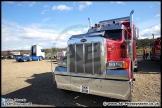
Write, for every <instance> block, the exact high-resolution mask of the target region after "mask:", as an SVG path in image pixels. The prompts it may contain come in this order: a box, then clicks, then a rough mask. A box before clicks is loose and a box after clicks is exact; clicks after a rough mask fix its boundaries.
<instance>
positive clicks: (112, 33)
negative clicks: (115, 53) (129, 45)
mask: <svg viewBox="0 0 162 108" xmlns="http://www.w3.org/2000/svg"><path fill="white" fill-rule="evenodd" d="M104 37H105V38H109V39H113V40H116V39H122V30H121V29H118V30H106V31H105V35H104Z"/></svg>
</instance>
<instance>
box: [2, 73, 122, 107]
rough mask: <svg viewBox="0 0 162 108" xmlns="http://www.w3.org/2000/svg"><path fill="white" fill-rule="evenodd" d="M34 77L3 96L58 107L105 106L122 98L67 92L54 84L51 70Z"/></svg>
mask: <svg viewBox="0 0 162 108" xmlns="http://www.w3.org/2000/svg"><path fill="white" fill-rule="evenodd" d="M22 77H23V76H22ZM31 77H32V79H27V80H26V82H27V83H29V84H31V85H30V86H28V87H25V88H22V89H19V90H17V91H14V92H11V93H9V94H6V95H2V96H1V97H3V98H10V99H14V98H18V99H23V98H25V99H26V100H27V101H26V102H32V104H36V105H38V106H39V105H41V106H42V105H44V106H45V105H46V106H56V107H69V106H72V107H74V106H81V107H82V106H88V107H89V106H90V107H91V106H92V107H93V106H94V107H96V106H99V107H103V102H119V101H121V100H118V99H111V98H106V97H100V96H95V95H89V94H82V93H78V92H72V93H70V94H66V93H64V92H62V91H61V90H59V89H57V88H56V85H55V84H53V79H52V77H53V75H52V73H51V72H45V73H42V74H34V75H33V76H31Z"/></svg>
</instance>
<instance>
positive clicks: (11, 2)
mask: <svg viewBox="0 0 162 108" xmlns="http://www.w3.org/2000/svg"><path fill="white" fill-rule="evenodd" d="M6 3H10V4H13V3H15V2H13V1H6Z"/></svg>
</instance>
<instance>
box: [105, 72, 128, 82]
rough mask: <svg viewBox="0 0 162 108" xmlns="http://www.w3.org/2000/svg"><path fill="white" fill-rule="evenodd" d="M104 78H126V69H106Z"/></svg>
mask: <svg viewBox="0 0 162 108" xmlns="http://www.w3.org/2000/svg"><path fill="white" fill-rule="evenodd" d="M106 78H110V79H124V80H128V71H126V70H107V71H106Z"/></svg>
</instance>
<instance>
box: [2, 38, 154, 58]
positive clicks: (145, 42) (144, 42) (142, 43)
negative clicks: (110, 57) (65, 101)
mask: <svg viewBox="0 0 162 108" xmlns="http://www.w3.org/2000/svg"><path fill="white" fill-rule="evenodd" d="M151 42H152V39H148V38H146V39H138V40H137V49H138V48H144V47H146V46H147V47H148V46H150V43H151ZM13 51H14V52H20V54H21V55H23V54H29V53H30V50H13ZM51 51H52V53H53V54H55V53H56V52H60V51H66V48H52V49H50V48H49V49H44V52H45V54H47V53H51ZM1 56H7V51H1Z"/></svg>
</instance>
